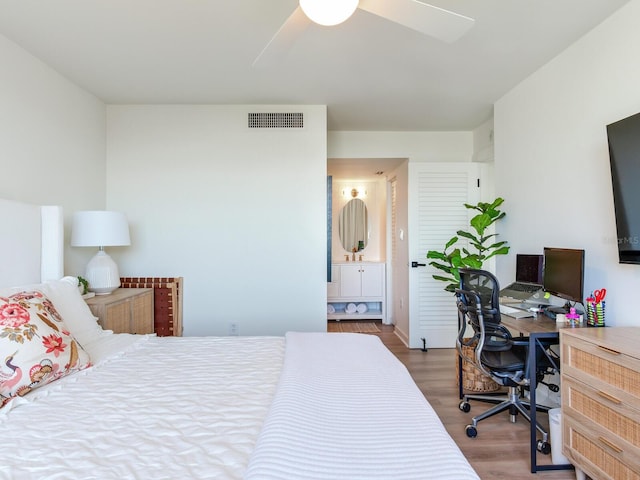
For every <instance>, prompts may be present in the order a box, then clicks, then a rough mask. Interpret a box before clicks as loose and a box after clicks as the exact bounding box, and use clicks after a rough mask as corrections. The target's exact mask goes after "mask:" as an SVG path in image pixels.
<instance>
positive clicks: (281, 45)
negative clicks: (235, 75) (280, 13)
mask: <svg viewBox="0 0 640 480" xmlns="http://www.w3.org/2000/svg"><path fill="white" fill-rule="evenodd" d="M310 23H311V20H309V18H308V17H307V16H306V15H305V14H304V12H303V11H302V9H301V8H300V7H297V8H296V9H295V10H294V11H293V13H292V14H291V15H290V16H289V18H287V20H286V21H285V22H284V23H283V24H282V26H281V27H280V29H279V30H278V31H277V32H276V34H275V35H274V36H273V38H271V40H269V43H267V46H266V47H264V49H263V50H262V52H260V55H258V56H257V58H256V59H255V60H254V61H253V64H252V66H254V67H266V66H268V65H271V64H273V63H276V62H277V61H278V60H279V59H281V58H282V57H284V56H285V55H286V53H287V52H288V51H289V48H291V45H293V43H294V42H295V40H296V39H297V38H298V37H299V36H300V35H301V34H302V32H304V31H305V30H306V28H307V27H308V26H309V25H310Z"/></svg>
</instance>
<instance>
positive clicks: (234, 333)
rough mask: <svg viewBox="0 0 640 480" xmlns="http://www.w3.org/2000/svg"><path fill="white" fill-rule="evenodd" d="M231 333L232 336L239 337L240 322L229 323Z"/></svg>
mask: <svg viewBox="0 0 640 480" xmlns="http://www.w3.org/2000/svg"><path fill="white" fill-rule="evenodd" d="M229 335H230V336H232V337H237V336H238V335H239V334H238V324H237V323H230V324H229Z"/></svg>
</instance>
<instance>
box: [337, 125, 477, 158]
mask: <svg viewBox="0 0 640 480" xmlns="http://www.w3.org/2000/svg"><path fill="white" fill-rule="evenodd" d="M328 141H329V144H328V148H327V150H328V154H329V157H330V158H408V159H410V161H411V162H469V161H471V157H472V155H473V134H472V132H335V131H332V132H329V134H328Z"/></svg>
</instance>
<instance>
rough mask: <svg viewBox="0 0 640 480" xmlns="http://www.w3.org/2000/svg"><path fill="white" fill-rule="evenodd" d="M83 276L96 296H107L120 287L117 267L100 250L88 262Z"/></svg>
mask: <svg viewBox="0 0 640 480" xmlns="http://www.w3.org/2000/svg"><path fill="white" fill-rule="evenodd" d="M85 275H86V277H87V281H88V282H89V290H91V291H92V292H94V293H95V294H96V295H108V294H110V293H111V292H113V291H114V290H115V289H117V288H118V287H119V286H120V272H119V271H118V265H116V262H114V261H113V259H112V258H111V257H110V256H109V255H108V254H107V252H105V251H104V250H103V249H102V248H100V250H98V253H96V254H95V256H94V257H93V258H92V259H91V260H89V263H88V264H87V269H86V273H85Z"/></svg>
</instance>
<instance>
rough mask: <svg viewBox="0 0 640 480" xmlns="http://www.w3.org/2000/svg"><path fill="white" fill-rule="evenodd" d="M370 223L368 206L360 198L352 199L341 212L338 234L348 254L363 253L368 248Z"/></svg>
mask: <svg viewBox="0 0 640 480" xmlns="http://www.w3.org/2000/svg"><path fill="white" fill-rule="evenodd" d="M368 231H369V222H368V219H367V206H366V205H365V203H364V202H363V201H362V200H360V199H359V198H352V199H351V200H349V201H348V202H347V204H346V205H345V206H344V207H342V210H340V216H339V217H338V233H339V235H340V243H342V248H344V249H345V250H346V251H347V252H353V249H354V248H355V249H356V251H358V252H359V251H361V250H363V249H364V248H365V247H366V246H367V240H368V238H367V237H368Z"/></svg>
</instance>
